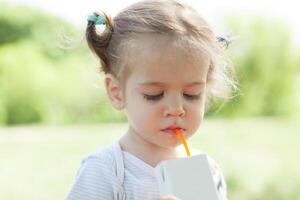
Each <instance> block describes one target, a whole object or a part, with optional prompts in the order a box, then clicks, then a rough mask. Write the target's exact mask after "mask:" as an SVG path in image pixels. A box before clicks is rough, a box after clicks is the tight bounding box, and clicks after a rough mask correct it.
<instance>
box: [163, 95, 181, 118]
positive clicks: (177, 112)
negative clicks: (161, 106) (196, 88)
mask: <svg viewBox="0 0 300 200" xmlns="http://www.w3.org/2000/svg"><path fill="white" fill-rule="evenodd" d="M185 113H186V112H185V109H184V106H183V103H182V100H181V99H180V98H174V99H172V101H169V102H167V105H166V107H165V110H164V116H165V117H168V116H176V117H177V116H179V117H183V116H185Z"/></svg>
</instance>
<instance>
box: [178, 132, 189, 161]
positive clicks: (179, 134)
mask: <svg viewBox="0 0 300 200" xmlns="http://www.w3.org/2000/svg"><path fill="white" fill-rule="evenodd" d="M175 130H176V133H177V135H178V137H179V139H180V140H181V143H182V144H183V146H184V148H185V151H186V154H187V156H188V157H190V156H191V153H190V150H189V147H188V145H187V143H186V141H185V139H184V136H183V134H182V133H181V131H180V130H179V129H175Z"/></svg>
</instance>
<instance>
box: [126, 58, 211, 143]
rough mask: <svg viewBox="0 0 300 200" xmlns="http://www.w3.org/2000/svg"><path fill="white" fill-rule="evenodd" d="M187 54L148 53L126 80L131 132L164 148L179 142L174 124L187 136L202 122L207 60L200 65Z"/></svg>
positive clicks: (147, 141) (127, 107)
mask: <svg viewBox="0 0 300 200" xmlns="http://www.w3.org/2000/svg"><path fill="white" fill-rule="evenodd" d="M188 61H189V60H188V58H187V57H186V56H184V55H179V54H177V55H174V57H173V59H169V60H166V59H162V57H160V55H159V54H157V55H151V56H148V58H145V59H144V60H143V62H141V63H140V64H141V65H140V66H135V67H134V69H133V70H132V72H131V74H130V76H129V77H128V78H127V80H126V86H125V109H126V113H127V117H128V121H129V124H130V129H129V134H135V136H137V137H139V138H140V139H142V141H144V142H146V143H150V144H154V145H156V146H159V147H164V148H174V147H176V146H177V145H179V144H180V140H179V139H178V137H177V135H176V133H175V131H174V128H175V127H179V128H181V130H182V132H183V134H184V136H185V138H189V137H190V136H192V135H193V134H194V133H195V132H196V130H197V129H198V128H199V125H200V124H201V122H202V119H203V114H204V105H205V89H206V78H207V71H208V65H209V64H208V63H209V62H208V60H205V59H204V60H203V61H202V63H197V64H198V65H197V66H195V64H191V63H189V62H188Z"/></svg>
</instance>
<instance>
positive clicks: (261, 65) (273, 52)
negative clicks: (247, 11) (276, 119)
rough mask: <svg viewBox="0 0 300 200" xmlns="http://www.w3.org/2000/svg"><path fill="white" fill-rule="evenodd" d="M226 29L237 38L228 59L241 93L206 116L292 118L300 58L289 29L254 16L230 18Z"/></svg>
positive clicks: (281, 23)
mask: <svg viewBox="0 0 300 200" xmlns="http://www.w3.org/2000/svg"><path fill="white" fill-rule="evenodd" d="M227 26H228V27H229V28H230V29H232V34H233V36H236V37H237V38H236V40H234V41H233V44H232V45H231V46H230V50H229V52H228V55H230V56H231V59H232V62H233V65H234V66H235V68H236V73H237V78H238V82H239V84H240V90H239V91H238V92H236V93H235V94H233V98H232V99H231V100H230V101H229V102H227V103H220V102H219V103H217V104H216V105H215V106H214V107H213V108H212V109H211V110H210V111H209V112H210V113H209V114H213V115H220V116H283V115H284V116H288V115H292V114H293V112H294V111H295V107H296V103H295V100H296V98H295V93H296V88H295V86H296V79H297V67H298V64H299V55H300V54H299V53H298V52H299V51H297V49H296V47H295V46H294V43H293V40H292V32H291V30H290V29H289V27H288V26H287V25H285V24H284V23H283V22H281V21H279V20H276V19H267V18H263V17H254V16H251V17H249V16H248V17H243V16H239V17H236V16H235V17H229V18H227ZM298 76H299V75H298ZM216 110H218V111H216Z"/></svg>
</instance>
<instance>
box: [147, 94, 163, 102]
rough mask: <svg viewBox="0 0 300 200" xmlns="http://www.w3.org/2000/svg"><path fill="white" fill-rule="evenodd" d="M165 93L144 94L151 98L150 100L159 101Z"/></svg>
mask: <svg viewBox="0 0 300 200" xmlns="http://www.w3.org/2000/svg"><path fill="white" fill-rule="evenodd" d="M163 95H164V93H163V92H162V93H160V94H156V95H149V94H144V98H145V99H147V100H149V101H157V100H160V99H161V98H162V97H163Z"/></svg>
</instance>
